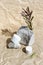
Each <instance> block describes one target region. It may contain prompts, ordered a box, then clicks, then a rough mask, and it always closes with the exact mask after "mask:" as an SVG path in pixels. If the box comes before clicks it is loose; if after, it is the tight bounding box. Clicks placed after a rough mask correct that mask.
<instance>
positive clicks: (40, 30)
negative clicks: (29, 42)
mask: <svg viewBox="0 0 43 65" xmlns="http://www.w3.org/2000/svg"><path fill="white" fill-rule="evenodd" d="M27 6H29V7H30V10H33V15H34V20H33V31H34V34H35V43H34V45H33V52H34V53H35V55H34V56H32V57H30V56H29V55H27V54H25V53H24V52H23V51H22V49H23V47H24V46H22V48H21V49H7V47H6V44H7V39H8V38H10V37H11V36H10V35H11V33H10V32H12V33H13V32H15V31H17V30H18V28H19V27H20V26H22V25H26V23H25V22H24V20H23V18H22V16H21V14H20V13H21V11H22V8H26V7H27ZM5 29H7V30H8V31H7V30H6V31H4V30H5ZM0 65H43V0H21V1H20V0H0Z"/></svg>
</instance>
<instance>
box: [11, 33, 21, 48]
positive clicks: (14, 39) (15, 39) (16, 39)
mask: <svg viewBox="0 0 43 65" xmlns="http://www.w3.org/2000/svg"><path fill="white" fill-rule="evenodd" d="M11 41H12V42H13V43H14V48H20V47H21V45H20V41H21V38H20V36H18V35H17V34H14V35H13V37H12V39H11Z"/></svg>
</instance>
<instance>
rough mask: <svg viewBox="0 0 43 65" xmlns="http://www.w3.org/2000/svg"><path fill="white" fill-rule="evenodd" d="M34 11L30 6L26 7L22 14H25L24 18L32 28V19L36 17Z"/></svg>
mask: <svg viewBox="0 0 43 65" xmlns="http://www.w3.org/2000/svg"><path fill="white" fill-rule="evenodd" d="M32 13H33V11H30V10H29V7H27V8H26V10H25V9H23V11H22V13H21V15H22V16H23V18H24V19H25V22H26V23H27V25H28V27H29V28H30V29H31V30H32V29H33V28H32V20H33V18H34V16H32Z"/></svg>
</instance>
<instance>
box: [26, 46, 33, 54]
mask: <svg viewBox="0 0 43 65" xmlns="http://www.w3.org/2000/svg"><path fill="white" fill-rule="evenodd" d="M26 53H27V54H32V47H31V46H26Z"/></svg>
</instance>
